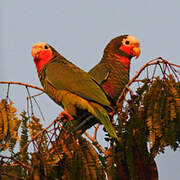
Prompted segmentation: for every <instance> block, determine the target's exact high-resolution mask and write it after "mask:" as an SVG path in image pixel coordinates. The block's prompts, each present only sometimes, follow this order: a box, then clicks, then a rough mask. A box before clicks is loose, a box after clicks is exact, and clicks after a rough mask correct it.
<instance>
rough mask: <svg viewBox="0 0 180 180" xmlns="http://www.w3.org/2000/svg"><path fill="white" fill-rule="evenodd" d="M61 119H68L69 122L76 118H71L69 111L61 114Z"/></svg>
mask: <svg viewBox="0 0 180 180" xmlns="http://www.w3.org/2000/svg"><path fill="white" fill-rule="evenodd" d="M59 118H60V119H66V120H69V121H72V120H73V119H74V118H73V117H72V116H71V114H69V113H68V112H67V111H63V112H61V113H60V114H59Z"/></svg>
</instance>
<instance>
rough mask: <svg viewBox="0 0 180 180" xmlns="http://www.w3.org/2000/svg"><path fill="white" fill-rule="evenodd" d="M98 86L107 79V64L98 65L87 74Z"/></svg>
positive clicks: (108, 72)
mask: <svg viewBox="0 0 180 180" xmlns="http://www.w3.org/2000/svg"><path fill="white" fill-rule="evenodd" d="M88 73H89V74H90V75H91V76H92V77H93V78H94V79H95V80H96V81H97V82H98V83H99V84H100V85H102V84H103V83H104V82H105V81H106V80H107V79H108V77H109V74H110V70H109V68H108V67H107V63H99V64H97V65H96V66H95V67H94V68H93V69H91V70H90V71H89V72H88Z"/></svg>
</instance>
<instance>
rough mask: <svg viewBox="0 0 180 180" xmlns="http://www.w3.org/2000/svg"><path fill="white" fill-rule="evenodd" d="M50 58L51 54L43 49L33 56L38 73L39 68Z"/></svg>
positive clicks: (51, 57)
mask: <svg viewBox="0 0 180 180" xmlns="http://www.w3.org/2000/svg"><path fill="white" fill-rule="evenodd" d="M51 59H53V54H52V52H51V51H49V50H43V51H41V52H39V54H38V55H37V56H36V57H35V58H34V62H35V64H36V69H37V72H38V75H39V73H40V70H41V68H42V67H43V66H44V65H45V64H46V63H48V62H49V61H50V60H51Z"/></svg>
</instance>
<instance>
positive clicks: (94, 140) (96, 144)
mask: <svg viewBox="0 0 180 180" xmlns="http://www.w3.org/2000/svg"><path fill="white" fill-rule="evenodd" d="M84 135H86V137H87V138H88V139H89V140H90V141H91V142H92V144H93V145H94V146H95V147H96V148H97V150H98V151H99V152H100V153H103V154H104V155H105V156H106V155H107V151H106V150H105V149H104V148H103V147H102V146H101V145H100V144H99V143H98V142H97V140H96V139H95V138H94V137H91V136H90V135H89V134H88V133H87V132H84Z"/></svg>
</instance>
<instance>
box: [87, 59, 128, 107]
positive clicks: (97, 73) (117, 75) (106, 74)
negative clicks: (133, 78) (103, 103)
mask: <svg viewBox="0 0 180 180" xmlns="http://www.w3.org/2000/svg"><path fill="white" fill-rule="evenodd" d="M89 74H90V75H91V76H92V77H93V78H94V79H95V80H96V81H97V82H98V83H99V84H101V86H102V88H103V89H104V91H105V92H106V93H107V94H108V96H109V97H110V98H111V100H112V102H113V103H114V104H115V103H116V101H117V99H118V97H119V96H120V94H121V92H122V90H123V89H124V87H125V85H126V84H127V83H128V82H129V71H127V70H125V67H124V65H123V64H122V63H121V62H120V61H119V59H118V58H116V57H115V56H111V57H109V56H107V57H106V56H105V57H103V59H102V60H101V61H100V62H99V63H98V64H97V65H96V66H95V67H94V68H93V69H91V70H90V71H89Z"/></svg>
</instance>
